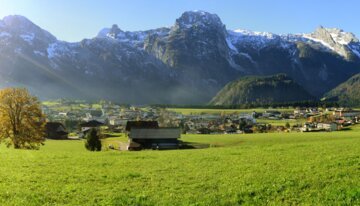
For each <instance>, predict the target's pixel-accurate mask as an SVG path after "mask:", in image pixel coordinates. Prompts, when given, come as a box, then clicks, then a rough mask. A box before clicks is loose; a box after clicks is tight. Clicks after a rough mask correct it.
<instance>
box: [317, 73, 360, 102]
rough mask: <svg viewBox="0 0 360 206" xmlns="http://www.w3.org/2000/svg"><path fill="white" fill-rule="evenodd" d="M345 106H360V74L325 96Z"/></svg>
mask: <svg viewBox="0 0 360 206" xmlns="http://www.w3.org/2000/svg"><path fill="white" fill-rule="evenodd" d="M324 100H333V101H337V102H338V103H339V104H340V105H344V106H360V73H359V74H356V75H354V76H353V77H351V78H350V79H349V80H347V81H346V82H344V83H342V84H340V85H339V86H337V87H336V88H334V89H333V90H331V91H330V92H328V93H327V94H325V96H324Z"/></svg>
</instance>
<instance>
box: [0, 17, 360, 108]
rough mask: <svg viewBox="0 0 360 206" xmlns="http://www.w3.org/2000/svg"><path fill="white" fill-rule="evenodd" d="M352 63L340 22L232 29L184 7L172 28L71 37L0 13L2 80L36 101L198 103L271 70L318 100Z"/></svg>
mask: <svg viewBox="0 0 360 206" xmlns="http://www.w3.org/2000/svg"><path fill="white" fill-rule="evenodd" d="M359 69H360V43H359V41H358V39H356V37H355V36H354V35H353V34H351V33H346V32H344V31H342V30H339V29H327V28H322V27H320V28H318V29H317V30H316V31H315V32H314V33H311V34H298V35H276V34H271V33H266V32H252V31H246V30H234V31H231V30H227V29H226V27H225V25H224V24H223V23H222V22H221V20H220V18H219V17H218V16H217V15H216V14H210V13H208V12H204V11H190V12H185V13H184V14H183V15H182V16H181V17H179V18H178V19H177V20H176V21H175V24H174V25H173V26H172V27H170V28H158V29H153V30H147V31H137V32H128V31H123V30H121V29H120V28H119V27H118V26H117V25H113V26H112V27H110V28H105V29H102V30H101V31H100V32H99V34H98V35H97V36H96V37H94V38H93V39H84V40H83V41H81V42H76V43H69V42H63V41H59V40H57V39H56V38H55V37H54V36H53V35H51V34H50V33H48V32H47V31H45V30H43V29H41V28H40V27H38V26H36V25H35V24H34V23H32V22H31V21H29V20H28V19H26V18H25V17H22V16H9V17H5V18H4V19H3V20H0V80H1V82H0V86H2V87H4V86H25V87H28V88H30V90H31V91H32V92H33V93H35V94H36V95H39V96H40V97H42V98H59V97H72V98H84V99H98V98H106V99H110V100H114V101H119V102H127V103H173V104H199V103H206V102H208V101H209V100H210V99H211V98H212V97H213V96H214V95H215V94H216V93H217V92H218V91H219V90H220V89H221V88H222V87H223V86H224V85H225V84H227V83H228V82H230V81H232V80H234V79H237V78H239V77H241V76H245V75H271V74H277V73H286V74H287V75H288V76H290V77H291V78H293V79H294V80H295V81H296V82H297V83H298V84H300V85H301V86H303V87H304V88H305V89H306V90H308V91H309V92H310V93H311V94H312V95H315V96H318V97H320V96H322V95H323V94H324V93H325V92H327V91H329V90H330V89H332V88H334V87H335V86H337V85H338V84H340V83H341V82H343V81H345V80H346V79H348V78H349V77H351V76H352V75H353V74H355V73H358V72H359Z"/></svg>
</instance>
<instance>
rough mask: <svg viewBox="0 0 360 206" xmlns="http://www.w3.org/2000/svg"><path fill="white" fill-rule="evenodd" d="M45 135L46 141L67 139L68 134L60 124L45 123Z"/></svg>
mask: <svg viewBox="0 0 360 206" xmlns="http://www.w3.org/2000/svg"><path fill="white" fill-rule="evenodd" d="M45 134H46V138H47V139H57V140H60V139H67V138H68V132H67V131H66V128H65V126H64V125H63V124H62V123H60V122H47V123H46V125H45Z"/></svg>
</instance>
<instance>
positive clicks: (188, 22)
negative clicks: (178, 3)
mask: <svg viewBox="0 0 360 206" xmlns="http://www.w3.org/2000/svg"><path fill="white" fill-rule="evenodd" d="M175 27H179V28H185V29H186V28H191V27H218V28H224V25H223V23H222V21H221V19H220V18H219V16H218V15H216V14H211V13H209V12H205V11H197V10H195V11H187V12H184V13H183V14H182V15H181V17H180V18H178V19H177V20H176V23H175Z"/></svg>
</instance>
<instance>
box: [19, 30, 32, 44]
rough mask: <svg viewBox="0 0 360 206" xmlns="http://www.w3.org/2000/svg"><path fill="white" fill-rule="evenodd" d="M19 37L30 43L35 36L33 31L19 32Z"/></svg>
mask: <svg viewBox="0 0 360 206" xmlns="http://www.w3.org/2000/svg"><path fill="white" fill-rule="evenodd" d="M20 37H21V38H22V39H23V40H24V41H26V42H27V43H28V44H30V45H32V44H33V41H34V38H35V34H34V33H27V34H21V35H20Z"/></svg>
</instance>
